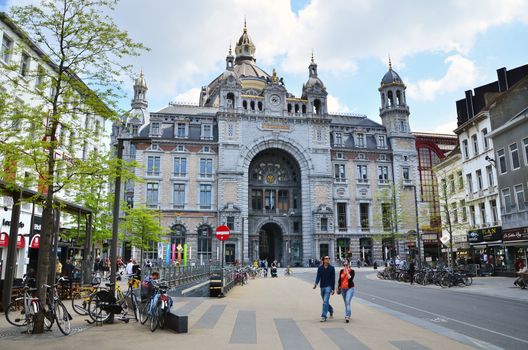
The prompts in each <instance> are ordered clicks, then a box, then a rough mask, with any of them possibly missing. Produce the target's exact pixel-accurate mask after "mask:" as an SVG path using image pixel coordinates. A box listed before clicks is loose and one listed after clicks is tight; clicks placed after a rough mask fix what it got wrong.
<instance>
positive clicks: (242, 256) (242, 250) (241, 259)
mask: <svg viewBox="0 0 528 350" xmlns="http://www.w3.org/2000/svg"><path fill="white" fill-rule="evenodd" d="M245 221H246V218H245V217H244V216H242V230H241V231H242V243H241V247H242V249H241V254H240V263H241V264H242V266H244V223H245Z"/></svg>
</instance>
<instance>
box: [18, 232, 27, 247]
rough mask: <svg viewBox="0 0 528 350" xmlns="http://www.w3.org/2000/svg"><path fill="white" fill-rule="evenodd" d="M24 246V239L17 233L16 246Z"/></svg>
mask: <svg viewBox="0 0 528 350" xmlns="http://www.w3.org/2000/svg"><path fill="white" fill-rule="evenodd" d="M25 246H26V239H25V238H24V236H22V235H18V238H17V245H16V247H17V248H24V247H25Z"/></svg>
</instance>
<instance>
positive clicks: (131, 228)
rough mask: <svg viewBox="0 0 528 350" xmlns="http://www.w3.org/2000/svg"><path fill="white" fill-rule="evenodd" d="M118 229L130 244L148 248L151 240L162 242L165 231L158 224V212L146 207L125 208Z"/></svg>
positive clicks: (142, 248)
mask: <svg viewBox="0 0 528 350" xmlns="http://www.w3.org/2000/svg"><path fill="white" fill-rule="evenodd" d="M124 211H125V215H124V217H123V218H122V221H121V225H120V230H121V235H122V236H123V239H124V240H125V241H127V242H130V245H132V246H134V247H136V248H138V249H140V250H148V249H149V248H150V247H151V245H152V242H163V240H164V235H166V232H165V230H164V228H163V227H162V226H161V225H160V217H159V215H160V213H159V212H158V211H156V210H152V209H148V208H146V207H136V208H128V207H127V208H125V209H124Z"/></svg>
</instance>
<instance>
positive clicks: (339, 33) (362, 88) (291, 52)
mask: <svg viewBox="0 0 528 350" xmlns="http://www.w3.org/2000/svg"><path fill="white" fill-rule="evenodd" d="M29 2H32V3H38V1H36V0H0V10H4V11H5V10H6V9H8V7H9V6H10V5H13V4H15V5H16V4H26V3H29ZM112 16H113V17H114V18H115V21H116V23H117V24H118V25H119V26H120V27H121V28H122V29H125V30H127V31H128V32H129V35H130V36H131V37H132V38H133V39H135V40H136V41H139V42H142V43H143V44H144V45H146V46H147V47H149V48H150V49H151V50H150V51H149V52H148V53H145V54H143V55H142V56H141V57H137V58H133V59H131V60H130V61H129V62H128V63H131V64H132V65H133V66H134V70H135V71H136V72H137V74H139V72H140V71H143V73H144V75H145V79H146V81H147V85H148V93H147V98H148V101H149V110H151V111H157V110H160V109H162V108H163V107H165V106H166V105H167V104H168V102H170V101H178V102H186V103H197V102H198V95H199V91H200V88H201V87H202V86H204V85H207V84H209V83H210V82H211V81H212V80H213V79H214V78H215V77H216V76H218V75H219V74H220V73H222V72H223V70H224V68H225V56H226V54H227V51H228V48H229V45H230V43H231V44H233V45H234V44H235V43H236V41H237V40H238V38H239V37H240V35H241V34H242V29H243V25H244V18H246V20H247V28H248V33H249V35H250V37H251V39H252V40H253V42H254V44H255V46H256V54H255V57H256V59H257V65H258V66H260V67H261V68H262V69H264V70H265V71H267V72H268V73H271V72H272V70H273V68H275V69H276V70H277V74H278V75H279V76H280V77H283V79H284V82H285V85H286V88H287V89H288V90H289V91H290V92H291V93H293V94H294V95H296V96H299V95H300V94H301V89H302V84H303V83H304V82H306V81H307V79H308V65H309V63H310V57H311V55H312V52H313V55H314V58H315V61H316V63H317V64H318V73H319V77H320V78H321V80H322V81H323V82H324V84H325V86H326V89H327V92H328V94H329V96H328V107H329V111H330V112H338V113H360V114H365V115H367V116H368V117H369V118H371V119H373V120H374V121H377V122H380V118H379V107H380V97H379V91H378V88H379V86H380V81H381V78H382V77H383V75H384V74H385V73H386V72H387V70H388V57H389V55H390V57H391V60H392V66H393V69H394V70H395V71H396V72H397V73H398V74H399V75H400V76H401V78H402V79H403V81H404V83H405V84H406V86H407V103H408V105H409V108H410V111H411V117H410V123H411V129H412V130H413V131H421V132H437V133H452V131H453V130H454V129H455V128H456V107H455V102H456V100H459V99H462V98H464V92H465V91H466V90H470V89H473V88H475V87H477V86H480V85H483V84H486V83H488V82H491V81H494V80H496V79H497V76H496V70H497V69H499V68H502V67H506V68H507V69H512V68H515V67H518V66H521V65H525V64H528V45H527V41H528V39H527V38H528V1H526V0H465V1H464V0H444V1H426V0H424V1H413V0H400V1H392V0H391V1H389V0H291V1H290V0H266V1H262V0H194V1H181V0H178V1H176V0H149V1H145V0H121V1H120V3H119V5H118V7H117V9H116V11H115V12H114V13H113V14H112ZM132 84H133V81H132V80H130V84H129V87H126V92H127V93H128V97H127V98H125V99H123V100H122V101H121V103H120V105H121V107H122V108H123V109H125V110H126V109H129V108H130V98H131V97H132Z"/></svg>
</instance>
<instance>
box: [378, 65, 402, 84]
mask: <svg viewBox="0 0 528 350" xmlns="http://www.w3.org/2000/svg"><path fill="white" fill-rule="evenodd" d="M394 83H398V84H403V82H402V79H401V78H400V76H399V75H398V73H396V72H395V71H394V70H393V69H392V68H389V71H388V72H387V73H385V75H384V76H383V78H382V79H381V85H388V84H394Z"/></svg>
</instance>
